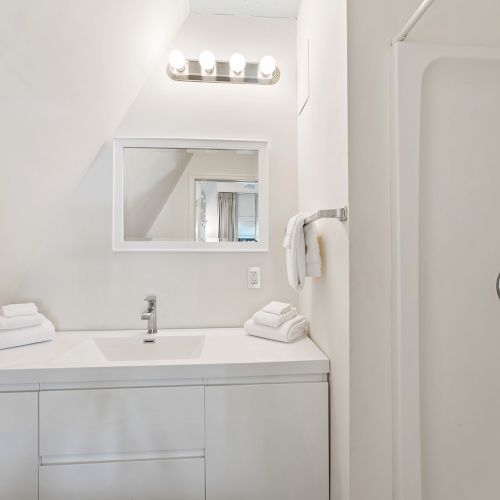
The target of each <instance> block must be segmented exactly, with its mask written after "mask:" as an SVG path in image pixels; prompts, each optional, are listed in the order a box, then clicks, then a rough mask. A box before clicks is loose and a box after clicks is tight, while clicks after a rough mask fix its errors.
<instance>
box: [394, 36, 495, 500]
mask: <svg viewBox="0 0 500 500" xmlns="http://www.w3.org/2000/svg"><path fill="white" fill-rule="evenodd" d="M391 50H392V71H393V79H392V82H393V89H392V90H393V99H392V103H393V113H392V116H393V119H394V122H393V131H394V159H393V160H394V161H393V165H392V175H391V205H392V209H391V210H392V213H391V220H392V280H393V293H392V297H393V299H392V300H393V308H392V311H393V313H392V329H393V347H394V348H393V366H394V391H393V397H394V452H395V459H394V467H395V471H394V472H395V473H394V486H395V488H394V491H395V498H396V499H397V500H423V492H422V491H423V488H422V425H421V388H420V369H421V366H420V314H419V313H420V303H419V300H420V251H419V249H420V234H419V215H420V173H421V162H420V151H421V134H420V131H421V109H422V86H423V82H424V79H425V78H424V77H425V74H426V71H427V69H428V68H429V67H430V66H431V65H432V64H433V63H435V62H436V61H439V60H444V59H462V60H490V61H491V60H493V61H500V49H497V48H482V47H461V46H445V45H430V44H414V43H396V44H394V46H393V47H392V49H391Z"/></svg>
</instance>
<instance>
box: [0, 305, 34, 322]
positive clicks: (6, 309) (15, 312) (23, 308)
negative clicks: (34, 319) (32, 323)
mask: <svg viewBox="0 0 500 500" xmlns="http://www.w3.org/2000/svg"><path fill="white" fill-rule="evenodd" d="M1 312H2V316H3V317H4V318H14V317H16V316H30V315H33V314H36V313H37V312H38V308H37V307H36V305H35V304H33V303H32V302H29V303H27V304H10V305H8V306H2V309H1Z"/></svg>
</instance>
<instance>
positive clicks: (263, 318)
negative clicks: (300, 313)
mask: <svg viewBox="0 0 500 500" xmlns="http://www.w3.org/2000/svg"><path fill="white" fill-rule="evenodd" d="M295 316H297V309H295V307H292V308H291V309H290V310H289V311H288V312H286V313H284V314H282V315H281V316H280V315H278V314H273V313H269V312H265V311H262V310H261V311H257V312H256V313H255V314H254V315H253V320H254V321H255V322H256V323H258V324H259V325H266V326H272V327H273V328H278V327H279V326H281V325H282V324H283V323H286V322H287V321H290V320H291V319H292V318H295Z"/></svg>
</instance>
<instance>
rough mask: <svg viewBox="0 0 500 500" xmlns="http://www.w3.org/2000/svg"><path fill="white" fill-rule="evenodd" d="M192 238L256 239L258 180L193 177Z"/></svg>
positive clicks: (216, 239)
mask: <svg viewBox="0 0 500 500" xmlns="http://www.w3.org/2000/svg"><path fill="white" fill-rule="evenodd" d="M195 182H196V241H258V232H259V231H258V205H257V203H258V197H259V194H258V183H257V181H232V180H226V179H221V180H209V179H197V180H196V181H195Z"/></svg>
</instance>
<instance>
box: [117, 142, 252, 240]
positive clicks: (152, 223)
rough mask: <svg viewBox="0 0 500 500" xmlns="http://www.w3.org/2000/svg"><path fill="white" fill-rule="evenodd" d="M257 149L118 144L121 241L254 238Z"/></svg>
mask: <svg viewBox="0 0 500 500" xmlns="http://www.w3.org/2000/svg"><path fill="white" fill-rule="evenodd" d="M258 198H259V182H258V151H255V150H237V149H233V150H222V149H180V148H163V147H124V148H123V224H124V240H125V241H196V242H258V241H259V217H258V213H259V211H258V203H259V200H258Z"/></svg>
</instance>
